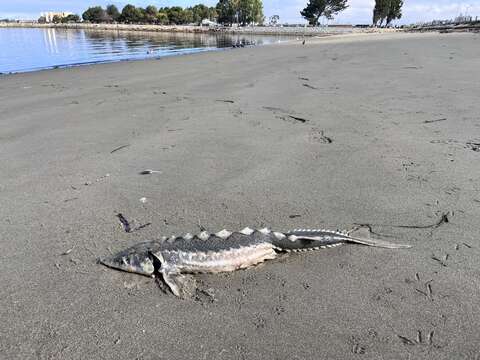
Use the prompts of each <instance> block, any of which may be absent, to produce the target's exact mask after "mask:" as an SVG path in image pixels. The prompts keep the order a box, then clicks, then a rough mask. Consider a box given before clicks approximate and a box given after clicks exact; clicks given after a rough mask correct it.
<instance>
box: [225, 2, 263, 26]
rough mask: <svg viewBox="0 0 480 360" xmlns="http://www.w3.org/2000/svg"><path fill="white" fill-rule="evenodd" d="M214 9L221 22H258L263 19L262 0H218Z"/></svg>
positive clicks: (243, 23)
mask: <svg viewBox="0 0 480 360" xmlns="http://www.w3.org/2000/svg"><path fill="white" fill-rule="evenodd" d="M216 9H217V13H218V21H219V22H220V23H222V24H233V23H241V24H242V25H246V24H251V23H257V24H258V23H263V20H264V16H263V4H262V0H220V1H219V2H218V4H217V7H216Z"/></svg>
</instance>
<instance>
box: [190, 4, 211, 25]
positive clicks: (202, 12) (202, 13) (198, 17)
mask: <svg viewBox="0 0 480 360" xmlns="http://www.w3.org/2000/svg"><path fill="white" fill-rule="evenodd" d="M190 10H191V11H192V17H193V22H194V23H197V24H200V23H201V22H202V20H203V19H210V8H209V7H208V6H205V5H203V4H198V5H195V6H194V7H192V8H190Z"/></svg>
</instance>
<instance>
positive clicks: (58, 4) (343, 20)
mask: <svg viewBox="0 0 480 360" xmlns="http://www.w3.org/2000/svg"><path fill="white" fill-rule="evenodd" d="M307 1H308V0H263V8H264V14H265V16H266V17H267V19H268V18H269V17H270V16H272V15H279V16H280V22H281V23H290V24H292V23H303V22H304V20H303V19H302V17H301V16H300V10H302V9H303V8H304V7H305V5H306V3H307ZM111 3H113V4H115V5H117V6H118V7H119V8H120V9H121V8H122V7H123V6H124V5H126V4H127V3H130V4H133V5H135V6H142V7H145V6H147V5H150V4H151V5H155V6H157V7H162V6H183V7H187V6H191V5H195V4H198V3H204V4H205V5H209V6H215V4H216V3H217V0H203V1H202V0H125V1H124V0H113V1H112V0H14V1H11V0H0V18H14V19H37V18H38V17H39V16H40V12H42V11H71V12H73V13H77V14H79V15H81V14H82V12H83V11H84V10H85V9H86V8H88V7H89V6H94V5H102V6H105V5H107V4H111ZM348 4H349V7H348V8H347V9H346V10H345V11H343V12H342V13H340V14H338V15H337V16H336V17H335V19H334V20H333V21H332V22H330V23H339V24H369V23H371V19H372V10H373V7H374V4H375V0H348ZM402 12H403V16H402V19H401V20H399V21H397V23H398V24H412V23H416V22H421V21H430V20H435V19H452V18H454V17H456V16H458V15H459V14H464V15H465V14H467V15H472V16H473V17H475V16H478V17H479V18H480V0H459V1H456V0H453V1H452V0H404V5H403V10H402Z"/></svg>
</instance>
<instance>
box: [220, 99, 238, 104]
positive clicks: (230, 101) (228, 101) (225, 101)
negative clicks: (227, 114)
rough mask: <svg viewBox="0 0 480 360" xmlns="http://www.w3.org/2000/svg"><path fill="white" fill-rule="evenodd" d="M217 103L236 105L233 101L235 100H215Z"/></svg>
mask: <svg viewBox="0 0 480 360" xmlns="http://www.w3.org/2000/svg"><path fill="white" fill-rule="evenodd" d="M215 101H218V102H224V103H229V104H234V103H235V101H233V100H225V99H218V100H215Z"/></svg>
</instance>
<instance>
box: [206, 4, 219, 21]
mask: <svg viewBox="0 0 480 360" xmlns="http://www.w3.org/2000/svg"><path fill="white" fill-rule="evenodd" d="M208 12H209V14H210V16H209V19H210V20H212V21H217V20H218V12H217V8H216V7H214V6H211V7H210V8H208Z"/></svg>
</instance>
